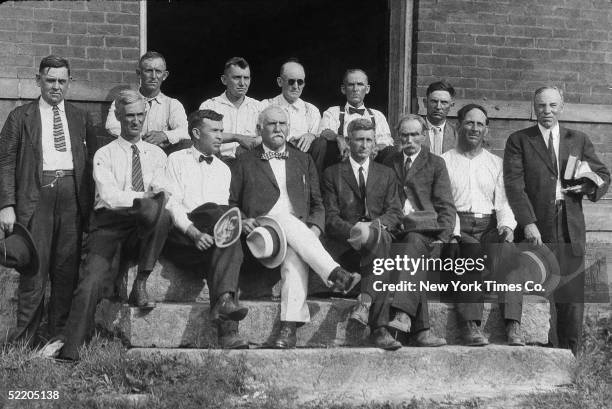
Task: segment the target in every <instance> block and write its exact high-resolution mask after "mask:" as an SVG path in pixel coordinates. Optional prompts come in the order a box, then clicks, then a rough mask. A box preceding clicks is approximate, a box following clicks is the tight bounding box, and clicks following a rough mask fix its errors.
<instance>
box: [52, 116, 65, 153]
mask: <svg viewBox="0 0 612 409" xmlns="http://www.w3.org/2000/svg"><path fill="white" fill-rule="evenodd" d="M53 144H54V145H55V150H56V151H59V152H66V138H65V137H64V126H63V125H62V118H61V117H60V114H59V108H58V107H57V105H53Z"/></svg>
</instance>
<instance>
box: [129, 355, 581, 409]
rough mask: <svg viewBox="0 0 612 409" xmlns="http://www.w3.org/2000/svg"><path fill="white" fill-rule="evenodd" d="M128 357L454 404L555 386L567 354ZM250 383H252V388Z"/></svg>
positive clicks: (316, 393) (566, 374)
mask: <svg viewBox="0 0 612 409" xmlns="http://www.w3.org/2000/svg"><path fill="white" fill-rule="evenodd" d="M128 354H129V355H130V356H132V357H138V358H142V359H151V360H154V359H164V358H165V359H177V360H179V361H182V362H189V363H192V364H195V365H206V364H207V362H209V359H210V358H211V357H215V358H226V359H228V360H229V359H241V360H244V362H245V363H246V365H247V368H248V369H249V370H250V371H251V372H252V374H253V378H254V379H253V380H252V381H251V385H247V388H249V387H251V388H252V387H253V386H257V385H259V386H261V385H265V386H271V387H275V388H280V389H289V390H290V391H288V393H291V392H293V393H294V394H295V398H296V399H297V400H298V401H300V402H307V401H313V400H321V401H324V402H332V401H334V402H343V403H354V404H360V403H369V402H371V401H374V402H387V401H389V402H395V403H399V402H402V401H409V400H410V399H411V398H413V397H416V398H428V399H444V400H451V401H457V400H461V399H468V398H473V397H496V396H497V397H500V396H508V395H510V396H517V398H516V399H517V400H518V399H519V398H518V395H522V394H526V393H531V392H540V391H550V390H555V389H556V387H558V386H559V385H564V384H569V383H571V381H572V379H571V375H570V371H571V366H572V364H573V362H574V358H573V356H572V354H571V352H570V351H568V350H559V349H549V348H540V347H506V346H499V345H491V346H488V347H484V348H468V347H456V346H449V347H442V348H402V349H400V350H398V351H395V352H386V351H382V350H379V349H375V348H331V349H297V350H289V351H276V350H249V351H214V350H209V351H206V350H194V349H192V350H184V349H166V350H163V349H140V348H137V349H132V350H130V351H129V352H128ZM253 384H254V385H253Z"/></svg>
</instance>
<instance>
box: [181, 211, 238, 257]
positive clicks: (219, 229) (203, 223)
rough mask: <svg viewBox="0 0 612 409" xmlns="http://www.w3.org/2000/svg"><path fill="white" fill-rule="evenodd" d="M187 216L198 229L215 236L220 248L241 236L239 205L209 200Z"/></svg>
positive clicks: (232, 242) (216, 243)
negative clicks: (233, 205)
mask: <svg viewBox="0 0 612 409" xmlns="http://www.w3.org/2000/svg"><path fill="white" fill-rule="evenodd" d="M187 217H188V218H189V220H191V222H192V223H193V225H194V226H195V227H196V228H197V229H198V230H200V231H201V232H204V233H208V234H210V235H211V236H213V237H214V239H215V245H216V246H217V247H219V248H224V247H229V246H231V245H232V244H234V243H235V242H236V241H237V240H238V239H239V238H240V233H241V232H242V217H241V214H240V210H239V209H238V208H237V207H232V208H230V207H229V206H227V205H219V204H217V203H212V202H207V203H204V204H203V205H201V206H198V207H196V208H195V209H193V210H192V211H191V213H189V214H188V215H187Z"/></svg>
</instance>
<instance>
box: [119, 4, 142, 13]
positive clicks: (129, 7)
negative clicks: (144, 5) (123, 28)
mask: <svg viewBox="0 0 612 409" xmlns="http://www.w3.org/2000/svg"><path fill="white" fill-rule="evenodd" d="M121 11H122V12H123V13H132V14H139V12H140V5H139V4H138V2H137V1H122V2H121Z"/></svg>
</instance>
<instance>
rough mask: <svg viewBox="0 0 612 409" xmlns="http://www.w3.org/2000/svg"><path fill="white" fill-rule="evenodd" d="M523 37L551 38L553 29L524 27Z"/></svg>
mask: <svg viewBox="0 0 612 409" xmlns="http://www.w3.org/2000/svg"><path fill="white" fill-rule="evenodd" d="M525 36H526V37H552V36H553V29H552V28H544V27H525ZM555 37H556V36H555Z"/></svg>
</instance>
